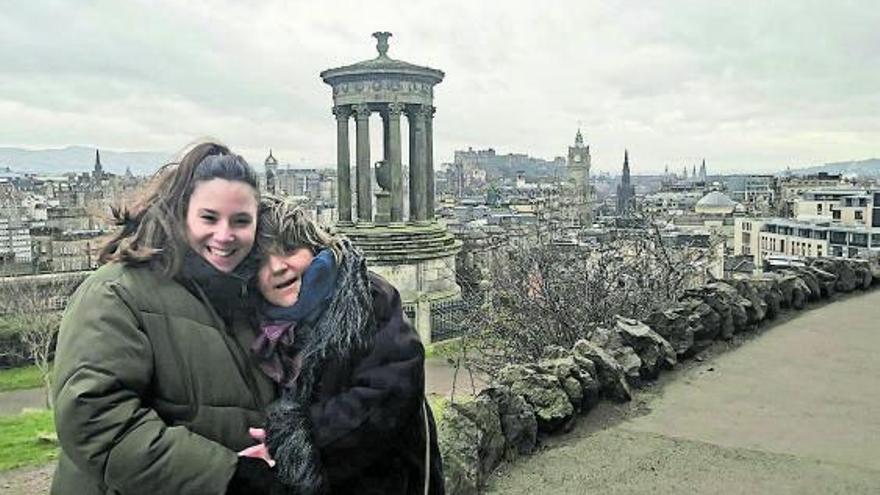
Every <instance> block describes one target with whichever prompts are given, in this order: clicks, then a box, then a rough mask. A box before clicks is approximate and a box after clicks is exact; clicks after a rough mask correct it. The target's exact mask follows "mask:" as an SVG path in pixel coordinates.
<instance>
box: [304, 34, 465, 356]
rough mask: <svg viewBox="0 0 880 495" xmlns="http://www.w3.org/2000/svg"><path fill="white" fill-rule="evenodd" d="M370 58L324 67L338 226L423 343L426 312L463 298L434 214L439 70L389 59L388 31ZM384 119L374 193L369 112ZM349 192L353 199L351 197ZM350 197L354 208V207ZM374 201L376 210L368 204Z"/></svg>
mask: <svg viewBox="0 0 880 495" xmlns="http://www.w3.org/2000/svg"><path fill="white" fill-rule="evenodd" d="M373 37H375V38H376V40H377V44H376V49H377V50H378V52H379V54H378V56H377V57H376V58H373V59H370V60H365V61H363V62H359V63H356V64H353V65H347V66H343V67H337V68H334V69H328V70H325V71H323V72H322V73H321V79H323V80H324V82H325V83H327V84H329V85H330V86H331V87H332V88H333V115H335V116H336V143H337V148H336V149H337V153H336V157H337V161H336V167H337V169H336V173H337V181H338V185H337V195H336V198H337V199H336V201H337V211H338V221H337V224H336V228H337V230H338V231H339V232H340V233H342V234H344V235H346V236H347V237H349V238H350V239H351V240H352V241H354V242H355V244H357V245H358V246H359V247H360V248H361V249H363V251H364V253H365V254H366V256H367V260H368V261H369V263H370V266H371V268H372V269H373V270H374V271H376V272H377V273H379V274H380V275H382V276H383V277H385V278H386V279H388V280H389V281H390V282H391V283H392V284H394V285H395V286H396V287H397V288H398V289H399V290H400V294H401V298H402V299H403V304H404V310H405V311H406V312H407V314H408V316H409V317H410V319H411V320H412V321H413V323H414V325H415V326H416V329H417V330H418V332H419V334H420V335H421V336H422V340H423V342H425V343H428V342H430V341H431V320H432V318H431V314H432V311H436V310H437V308H438V307H442V306H443V305H445V304H447V303H450V302H454V301H457V300H459V299H460V298H461V288H459V286H458V285H457V284H456V282H455V255H456V254H457V253H458V251H459V250H460V248H461V243H460V242H459V241H457V240H455V238H454V237H453V236H452V234H450V233H449V231H448V230H447V229H446V226H445V225H443V224H441V223H439V222H438V221H437V220H436V219H435V218H434V160H433V135H434V130H433V118H434V111H435V108H434V106H433V103H434V86H435V85H436V84H438V83H440V82H441V81H442V80H443V75H444V74H443V72H442V71H439V70H437V69H432V68H429V67H422V66H418V65H413V64H410V63H407V62H403V61H400V60H395V59H392V58H390V57H389V56H388V38H390V37H391V33H388V32H376V33H373ZM374 112H375V113H378V114H379V115H381V117H382V136H383V140H382V143H383V149H382V160H381V161H379V162H378V163H377V164H376V168H375V174H376V175H375V178H376V183H377V184H378V185H379V187H380V189H381V190H380V191H376V192H375V202H374V192H373V190H372V186H373V168H372V167H371V162H370V156H371V155H370V120H369V119H370V115H371V114H373V113H374ZM402 116H405V117H406V119H407V122H408V124H409V126H408V127H409V133H408V134H409V136H408V139H409V141H408V144H409V157H408V158H409V167H408V168H409V177H408V178H407V185H408V199H409V208H408V210H409V211H408V212H406V211H404V201H403V199H404V174H403V163H402V162H403V157H402V151H401V150H402V145H401V127H400V124H401V117H402ZM351 118H354V121H355V167H354V168H355V174H354V176H355V177H354V179H355V181H354V182H355V186H354V187H352V177H351V164H350V155H351V152H350V147H349V120H350V119H351ZM353 193H354V197H353V196H352V194H353ZM353 198H354V199H356V204H357V208H356V211H353V209H352V205H353V203H354V202H353V201H352V200H353ZM374 204H375V208H374Z"/></svg>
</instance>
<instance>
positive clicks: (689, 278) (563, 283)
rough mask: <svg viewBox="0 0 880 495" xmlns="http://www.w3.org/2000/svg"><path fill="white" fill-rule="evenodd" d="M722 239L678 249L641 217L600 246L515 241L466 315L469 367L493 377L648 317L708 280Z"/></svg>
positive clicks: (490, 268)
mask: <svg viewBox="0 0 880 495" xmlns="http://www.w3.org/2000/svg"><path fill="white" fill-rule="evenodd" d="M717 242H718V240H717V239H712V240H710V242H709V243H708V244H707V245H706V244H704V245H701V246H697V245H688V244H685V245H674V246H673V245H670V244H669V243H668V241H667V240H666V239H665V238H664V236H663V235H662V232H661V230H660V229H659V228H657V227H656V226H655V225H653V224H652V223H651V222H649V221H642V222H641V224H640V225H638V226H637V227H636V228H627V229H618V230H615V231H613V232H611V233H610V235H609V238H608V239H607V240H605V241H604V242H602V243H601V244H600V245H589V246H586V245H577V244H556V243H553V242H551V241H548V240H546V239H544V240H538V241H537V242H535V243H533V244H531V245H517V246H510V247H508V248H507V250H506V252H505V253H503V254H502V255H500V256H496V257H495V258H494V259H493V260H492V261H491V262H490V263H489V266H488V267H486V268H487V270H486V271H487V272H488V279H489V280H488V284H484V285H485V286H487V287H488V290H487V291H486V293H485V294H483V295H481V296H480V297H478V298H471V299H470V300H469V301H467V304H466V310H465V311H464V312H462V314H461V315H460V317H461V321H460V323H459V324H460V325H461V326H462V328H463V329H464V330H465V333H466V337H465V338H466V339H468V340H470V343H469V345H470V346H471V348H472V352H471V353H470V363H469V364H471V365H472V366H474V367H475V368H476V369H480V370H482V371H486V372H489V373H490V374H491V373H492V372H493V371H494V370H497V369H498V368H499V367H501V366H503V365H504V364H507V363H515V362H534V361H536V360H537V359H540V357H541V356H542V354H543V353H544V352H545V350H546V348H547V347H548V346H551V345H558V346H563V347H566V348H569V347H571V346H572V345H574V343H575V342H576V341H577V340H579V339H581V338H589V337H590V335H591V332H592V331H593V329H595V328H596V327H599V326H603V325H608V324H611V323H612V322H613V320H614V317H615V315H622V316H627V317H631V318H637V319H644V318H646V317H647V316H648V315H649V314H650V313H651V312H653V311H656V310H658V309H661V308H664V307H666V306H668V305H669V304H671V303H673V302H675V301H676V300H677V299H678V298H679V297H680V296H681V295H682V293H683V292H684V290H685V289H687V288H690V287H693V286H695V285H698V284H700V283H703V282H705V278H706V276H707V275H706V274H707V270H706V267H707V266H708V263H709V262H711V261H712V256H713V255H714V253H715V252H716V250H715V248H714V246H716V245H717Z"/></svg>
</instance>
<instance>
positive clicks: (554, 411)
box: [438, 258, 876, 495]
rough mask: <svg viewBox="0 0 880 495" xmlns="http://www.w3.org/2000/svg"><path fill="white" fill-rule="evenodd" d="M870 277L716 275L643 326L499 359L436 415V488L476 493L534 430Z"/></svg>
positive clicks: (534, 438)
mask: <svg viewBox="0 0 880 495" xmlns="http://www.w3.org/2000/svg"><path fill="white" fill-rule="evenodd" d="M875 275H876V274H874V273H872V270H871V268H870V267H869V265H868V263H866V262H862V261H859V260H847V259H828V258H822V259H815V260H812V261H810V262H809V264H808V265H807V266H804V267H793V268H789V269H785V270H782V271H778V272H773V273H766V274H763V275H761V276H760V277H741V278H733V279H729V280H719V281H715V282H712V283H709V284H707V285H705V286H703V287H701V288H699V289H693V290H689V291H687V292H686V293H685V295H684V297H683V298H682V299H681V301H680V302H679V303H678V304H676V305H675V306H673V307H671V308H669V309H666V310H664V311H659V312H657V313H654V314H652V315H651V316H650V317H649V318H648V319H647V321H645V322H640V321H636V320H631V319H628V318H623V317H618V318H617V321H616V322H615V324H614V325H613V326H612V327H611V328H598V329H596V330H595V331H594V332H593V334H592V335H591V337H590V339H584V340H581V341H579V342H577V343H576V344H575V345H574V347H573V348H571V349H563V348H551V349H547V351H546V354H545V357H544V359H542V360H541V361H540V362H538V363H534V364H531V365H525V366H524V365H508V366H507V367H505V368H504V369H502V370H501V372H500V373H499V374H498V376H497V377H495V379H494V381H493V382H492V383H491V384H490V385H489V387H488V388H486V389H484V390H483V391H482V392H481V393H480V394H479V395H477V397H476V398H475V400H473V401H470V402H465V403H456V404H452V405H450V406H449V407H448V408H447V410H446V411H445V413H444V417H443V420H442V421H441V422H440V425H439V428H438V431H439V433H438V435H439V440H440V450H441V453H442V455H443V462H444V471H445V473H444V474H445V477H446V480H445V481H446V493H448V494H450V495H459V494H474V493H478V492H479V490H480V488H481V487H482V486H483V485H484V484H485V482H486V480H487V478H488V476H489V475H490V474H491V473H492V471H493V470H494V469H495V468H496V467H498V465H499V464H500V463H501V462H503V461H505V460H511V459H514V458H516V457H517V456H521V455H528V454H530V453H531V452H533V451H534V450H535V448H536V446H537V445H538V443H539V442H540V438H541V437H542V436H543V435H550V434H554V433H557V432H560V431H566V430H568V429H570V428H571V427H572V426H573V424H574V422H575V421H576V419H577V417H578V416H580V415H584V414H586V413H588V412H589V411H590V410H591V409H592V408H593V407H594V406H595V405H596V404H597V402H598V401H599V400H603V399H604V400H612V401H620V402H624V401H628V400H630V399H631V397H632V390H633V389H634V388H638V387H640V386H641V385H643V384H644V383H645V382H646V381H650V380H654V379H656V378H657V376H658V375H659V373H660V372H661V371H662V370H665V369H671V368H672V367H674V366H675V365H676V363H677V362H678V361H679V360H681V359H688V358H690V357H692V356H694V355H695V354H697V353H699V352H700V351H702V350H704V349H706V348H707V347H708V346H709V345H711V344H712V342H713V341H715V340H720V339H731V338H733V337H734V335H735V334H737V333H740V332H747V331H749V330H753V329H754V328H756V326H757V325H759V324H761V323H762V322H764V321H766V320H772V319H774V318H776V317H777V316H778V315H779V314H780V312H781V311H782V310H801V309H804V308H805V307H806V305H807V304H808V303H809V302H812V301H818V300H820V299H826V298H829V297H831V296H833V295H834V294H835V293H836V292H851V291H854V290H867V289H869V288H870V287H871V285H872V283H873V281H874V280H875Z"/></svg>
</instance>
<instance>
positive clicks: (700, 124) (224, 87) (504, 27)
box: [0, 1, 880, 175]
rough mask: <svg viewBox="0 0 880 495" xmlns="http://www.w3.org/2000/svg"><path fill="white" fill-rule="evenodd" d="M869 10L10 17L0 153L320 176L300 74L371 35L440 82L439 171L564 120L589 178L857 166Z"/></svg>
mask: <svg viewBox="0 0 880 495" xmlns="http://www.w3.org/2000/svg"><path fill="white" fill-rule="evenodd" d="M221 5H222V6H221ZM872 12H875V9H871V4H870V3H869V2H867V1H862V2H858V1H851V2H842V3H835V4H826V3H820V2H783V3H781V4H780V3H777V4H774V5H765V4H764V3H760V2H735V3H734V2H725V3H724V4H720V3H713V4H712V5H711V6H708V5H703V4H701V3H699V2H686V1H676V2H664V3H663V4H662V6H661V5H655V6H647V7H645V6H640V8H638V9H635V8H630V9H628V8H626V7H624V6H622V5H610V4H607V3H601V2H598V3H597V2H586V3H580V2H579V3H574V2H571V3H565V4H564V6H563V5H562V4H554V5H553V8H547V7H546V6H543V5H533V4H530V3H523V2H505V3H503V4H501V3H491V4H489V3H484V4H480V5H471V4H465V3H463V2H462V3H461V4H458V5H455V6H454V7H450V6H449V3H448V2H443V3H439V2H437V3H428V4H419V5H417V6H412V5H407V6H403V7H402V6H398V5H395V4H394V3H390V2H374V3H370V4H369V6H368V7H364V6H362V5H361V4H360V3H357V2H339V3H335V4H333V5H332V6H312V5H309V4H305V3H300V2H296V3H293V4H291V3H284V2H263V3H260V4H259V5H257V4H242V5H239V4H237V3H217V2H211V3H210V5H209V4H208V3H207V2H205V3H189V2H188V3H182V2H158V3H150V4H141V3H137V4H126V5H122V4H116V3H111V2H95V3H92V4H91V5H90V7H89V8H82V7H74V6H71V5H69V4H67V3H63V2H58V3H41V4H40V5H30V4H25V3H24V2H20V3H18V4H16V5H15V7H12V8H8V9H7V10H6V12H5V13H4V14H2V15H0V32H2V33H3V34H2V35H0V38H2V41H3V43H0V53H3V56H4V60H5V61H6V62H5V63H4V66H3V68H2V69H0V113H2V114H3V115H6V116H7V119H4V120H3V122H2V123H0V136H3V137H2V138H0V146H16V147H24V148H59V147H64V146H68V145H86V146H96V147H99V148H101V149H111V150H130V151H163V152H171V153H173V152H175V151H177V150H179V149H180V148H181V147H182V146H184V145H185V144H186V143H187V142H190V141H192V140H194V139H197V138H198V137H200V136H214V137H217V138H219V139H221V140H223V141H225V142H227V143H229V144H230V146H232V147H233V148H234V149H236V150H238V151H240V152H241V153H242V154H244V155H245V156H246V157H247V158H248V159H249V160H251V161H254V162H255V163H262V159H263V158H265V155H266V153H267V151H268V149H269V148H272V149H274V150H275V155H276V156H277V157H279V158H280V159H281V160H282V161H284V162H290V163H291V164H294V165H297V164H301V163H305V164H314V165H320V166H325V165H332V164H333V163H334V162H335V154H336V149H335V132H334V129H335V122H334V120H333V116H332V115H331V114H330V107H331V105H332V102H331V95H330V88H329V87H328V86H326V85H324V84H323V83H322V82H321V80H320V78H319V77H318V73H319V72H320V71H322V70H324V69H327V68H331V67H337V66H341V65H347V64H350V63H354V62H357V61H361V60H366V59H369V58H372V57H374V56H375V53H376V52H375V48H374V45H375V42H374V40H373V39H372V38H371V37H370V34H371V33H372V32H373V31H377V30H387V31H391V32H392V33H393V34H394V36H393V37H392V38H391V40H390V45H391V48H390V50H389V53H388V54H389V56H391V57H393V58H395V59H400V60H405V61H407V62H411V63H415V64H418V65H427V66H431V67H434V68H438V69H440V70H443V71H444V72H445V73H446V78H445V80H444V82H443V83H441V84H440V85H438V86H437V88H436V90H435V102H436V106H437V114H436V117H435V143H434V153H435V157H436V158H437V160H438V161H451V159H452V152H453V150H456V149H467V148H468V147H473V148H474V149H482V148H488V147H492V148H494V149H496V150H497V151H498V152H499V153H514V152H518V153H528V154H530V155H532V156H536V157H541V158H546V159H552V158H553V157H555V156H560V155H563V154H564V151H565V149H566V148H567V146H569V145H570V144H571V143H572V142H573V140H574V134H575V132H576V130H577V128H578V127H579V126H580V128H581V129H582V130H583V133H584V136H585V140H586V142H587V144H590V145H591V151H592V154H593V164H594V169H595V170H596V171H597V172H612V173H617V172H619V170H620V167H621V163H622V156H623V150H624V148H627V149H629V150H630V154H631V162H632V168H633V170H632V172H633V174H635V175H638V174H644V173H659V172H662V170H663V168H664V166H665V165H669V166H670V169H672V170H677V169H678V168H680V167H681V166H682V165H685V164H687V165H691V164H694V163H699V161H700V160H702V159H703V158H706V160H707V164H708V166H709V168H710V170H711V172H712V173H732V172H737V171H741V172H756V173H757V172H776V171H779V170H781V169H784V168H785V167H786V166H791V167H800V166H808V165H816V164H822V163H826V162H835V161H848V160H860V159H866V158H872V157H876V156H878V155H880V153H878V149H877V145H876V143H877V142H880V139H878V138H880V122H878V120H880V119H878V118H877V117H876V116H875V115H873V112H875V111H876V109H877V108H880V96H878V95H877V94H876V92H875V88H876V87H877V86H878V83H880V71H878V70H876V69H874V70H872V69H871V68H872V67H877V66H878V64H877V62H880V60H878V58H880V54H878V53H877V52H876V50H875V47H876V46H880V34H878V33H876V32H874V30H873V26H875V25H877V23H878V21H880V14H878V13H876V12H875V13H872ZM36 27H39V29H36ZM49 33H51V34H49ZM378 135H379V133H378V132H374V135H373V141H374V143H375V142H376V140H377V137H378ZM374 150H375V151H374V156H378V148H377V147H375V146H374Z"/></svg>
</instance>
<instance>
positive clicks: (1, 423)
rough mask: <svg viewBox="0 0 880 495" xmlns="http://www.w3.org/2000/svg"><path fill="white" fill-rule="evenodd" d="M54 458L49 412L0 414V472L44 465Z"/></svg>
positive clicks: (54, 447)
mask: <svg viewBox="0 0 880 495" xmlns="http://www.w3.org/2000/svg"><path fill="white" fill-rule="evenodd" d="M57 458H58V441H57V438H56V437H55V423H54V422H53V420H52V411H46V410H40V411H26V412H23V413H21V414H19V415H16V416H0V471H5V470H7V469H14V468H17V467H22V466H31V465H38V464H45V463H47V462H49V461H52V460H54V459H57Z"/></svg>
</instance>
